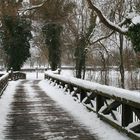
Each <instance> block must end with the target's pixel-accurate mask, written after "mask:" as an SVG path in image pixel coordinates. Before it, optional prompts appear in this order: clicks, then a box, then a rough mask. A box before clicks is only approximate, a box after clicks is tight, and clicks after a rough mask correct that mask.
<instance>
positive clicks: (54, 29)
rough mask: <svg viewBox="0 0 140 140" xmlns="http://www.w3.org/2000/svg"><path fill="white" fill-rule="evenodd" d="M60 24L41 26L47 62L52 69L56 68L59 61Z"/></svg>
mask: <svg viewBox="0 0 140 140" xmlns="http://www.w3.org/2000/svg"><path fill="white" fill-rule="evenodd" d="M62 29H63V28H62V26H61V25H59V24H46V25H45V26H44V27H43V33H44V35H45V39H46V40H45V41H46V45H47V47H48V51H49V63H50V66H51V69H52V70H56V69H57V67H58V66H60V63H61V60H60V58H61V39H60V34H61V31H62Z"/></svg>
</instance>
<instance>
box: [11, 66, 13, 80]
mask: <svg viewBox="0 0 140 140" xmlns="http://www.w3.org/2000/svg"><path fill="white" fill-rule="evenodd" d="M11 80H13V68H11Z"/></svg>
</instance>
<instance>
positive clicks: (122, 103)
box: [45, 73, 140, 140]
mask: <svg viewBox="0 0 140 140" xmlns="http://www.w3.org/2000/svg"><path fill="white" fill-rule="evenodd" d="M45 78H46V79H48V80H49V81H50V82H53V83H54V84H53V85H54V86H58V87H59V88H65V91H66V92H69V93H70V94H71V95H72V96H73V97H74V99H75V100H79V102H81V103H82V104H83V105H84V106H86V107H87V108H88V109H89V110H91V111H94V112H96V113H97V115H98V117H100V119H102V120H104V121H106V122H108V123H109V124H111V125H112V126H114V127H115V128H117V129H118V130H119V131H120V130H121V131H123V132H125V133H126V134H127V135H128V136H130V137H132V138H133V139H135V140H140V93H139V92H133V91H128V90H124V89H119V88H114V87H109V86H105V85H100V84H97V83H92V82H89V81H85V80H80V79H76V78H69V77H62V76H60V75H57V74H51V73H46V74H45Z"/></svg>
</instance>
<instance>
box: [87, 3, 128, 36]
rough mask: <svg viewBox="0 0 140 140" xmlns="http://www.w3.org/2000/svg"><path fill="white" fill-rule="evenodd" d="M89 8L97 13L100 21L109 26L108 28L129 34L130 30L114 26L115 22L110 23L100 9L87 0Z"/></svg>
mask: <svg viewBox="0 0 140 140" xmlns="http://www.w3.org/2000/svg"><path fill="white" fill-rule="evenodd" d="M86 1H87V3H88V5H89V8H90V9H91V10H94V11H95V12H96V14H97V15H98V17H99V18H100V21H101V22H102V23H103V24H104V25H105V26H107V27H108V28H110V29H112V30H114V31H117V32H119V33H121V34H126V33H127V32H128V29H123V28H121V27H119V26H118V25H116V24H114V23H113V22H111V21H109V20H108V19H107V18H106V17H105V16H104V15H103V13H102V12H101V11H100V10H99V8H97V7H96V6H95V5H94V4H93V3H92V2H91V0H86Z"/></svg>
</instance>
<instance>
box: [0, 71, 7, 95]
mask: <svg viewBox="0 0 140 140" xmlns="http://www.w3.org/2000/svg"><path fill="white" fill-rule="evenodd" d="M8 79H9V73H6V74H4V75H2V76H1V77H0V96H1V95H2V93H3V91H4V89H5V88H6V86H7V84H8Z"/></svg>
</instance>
